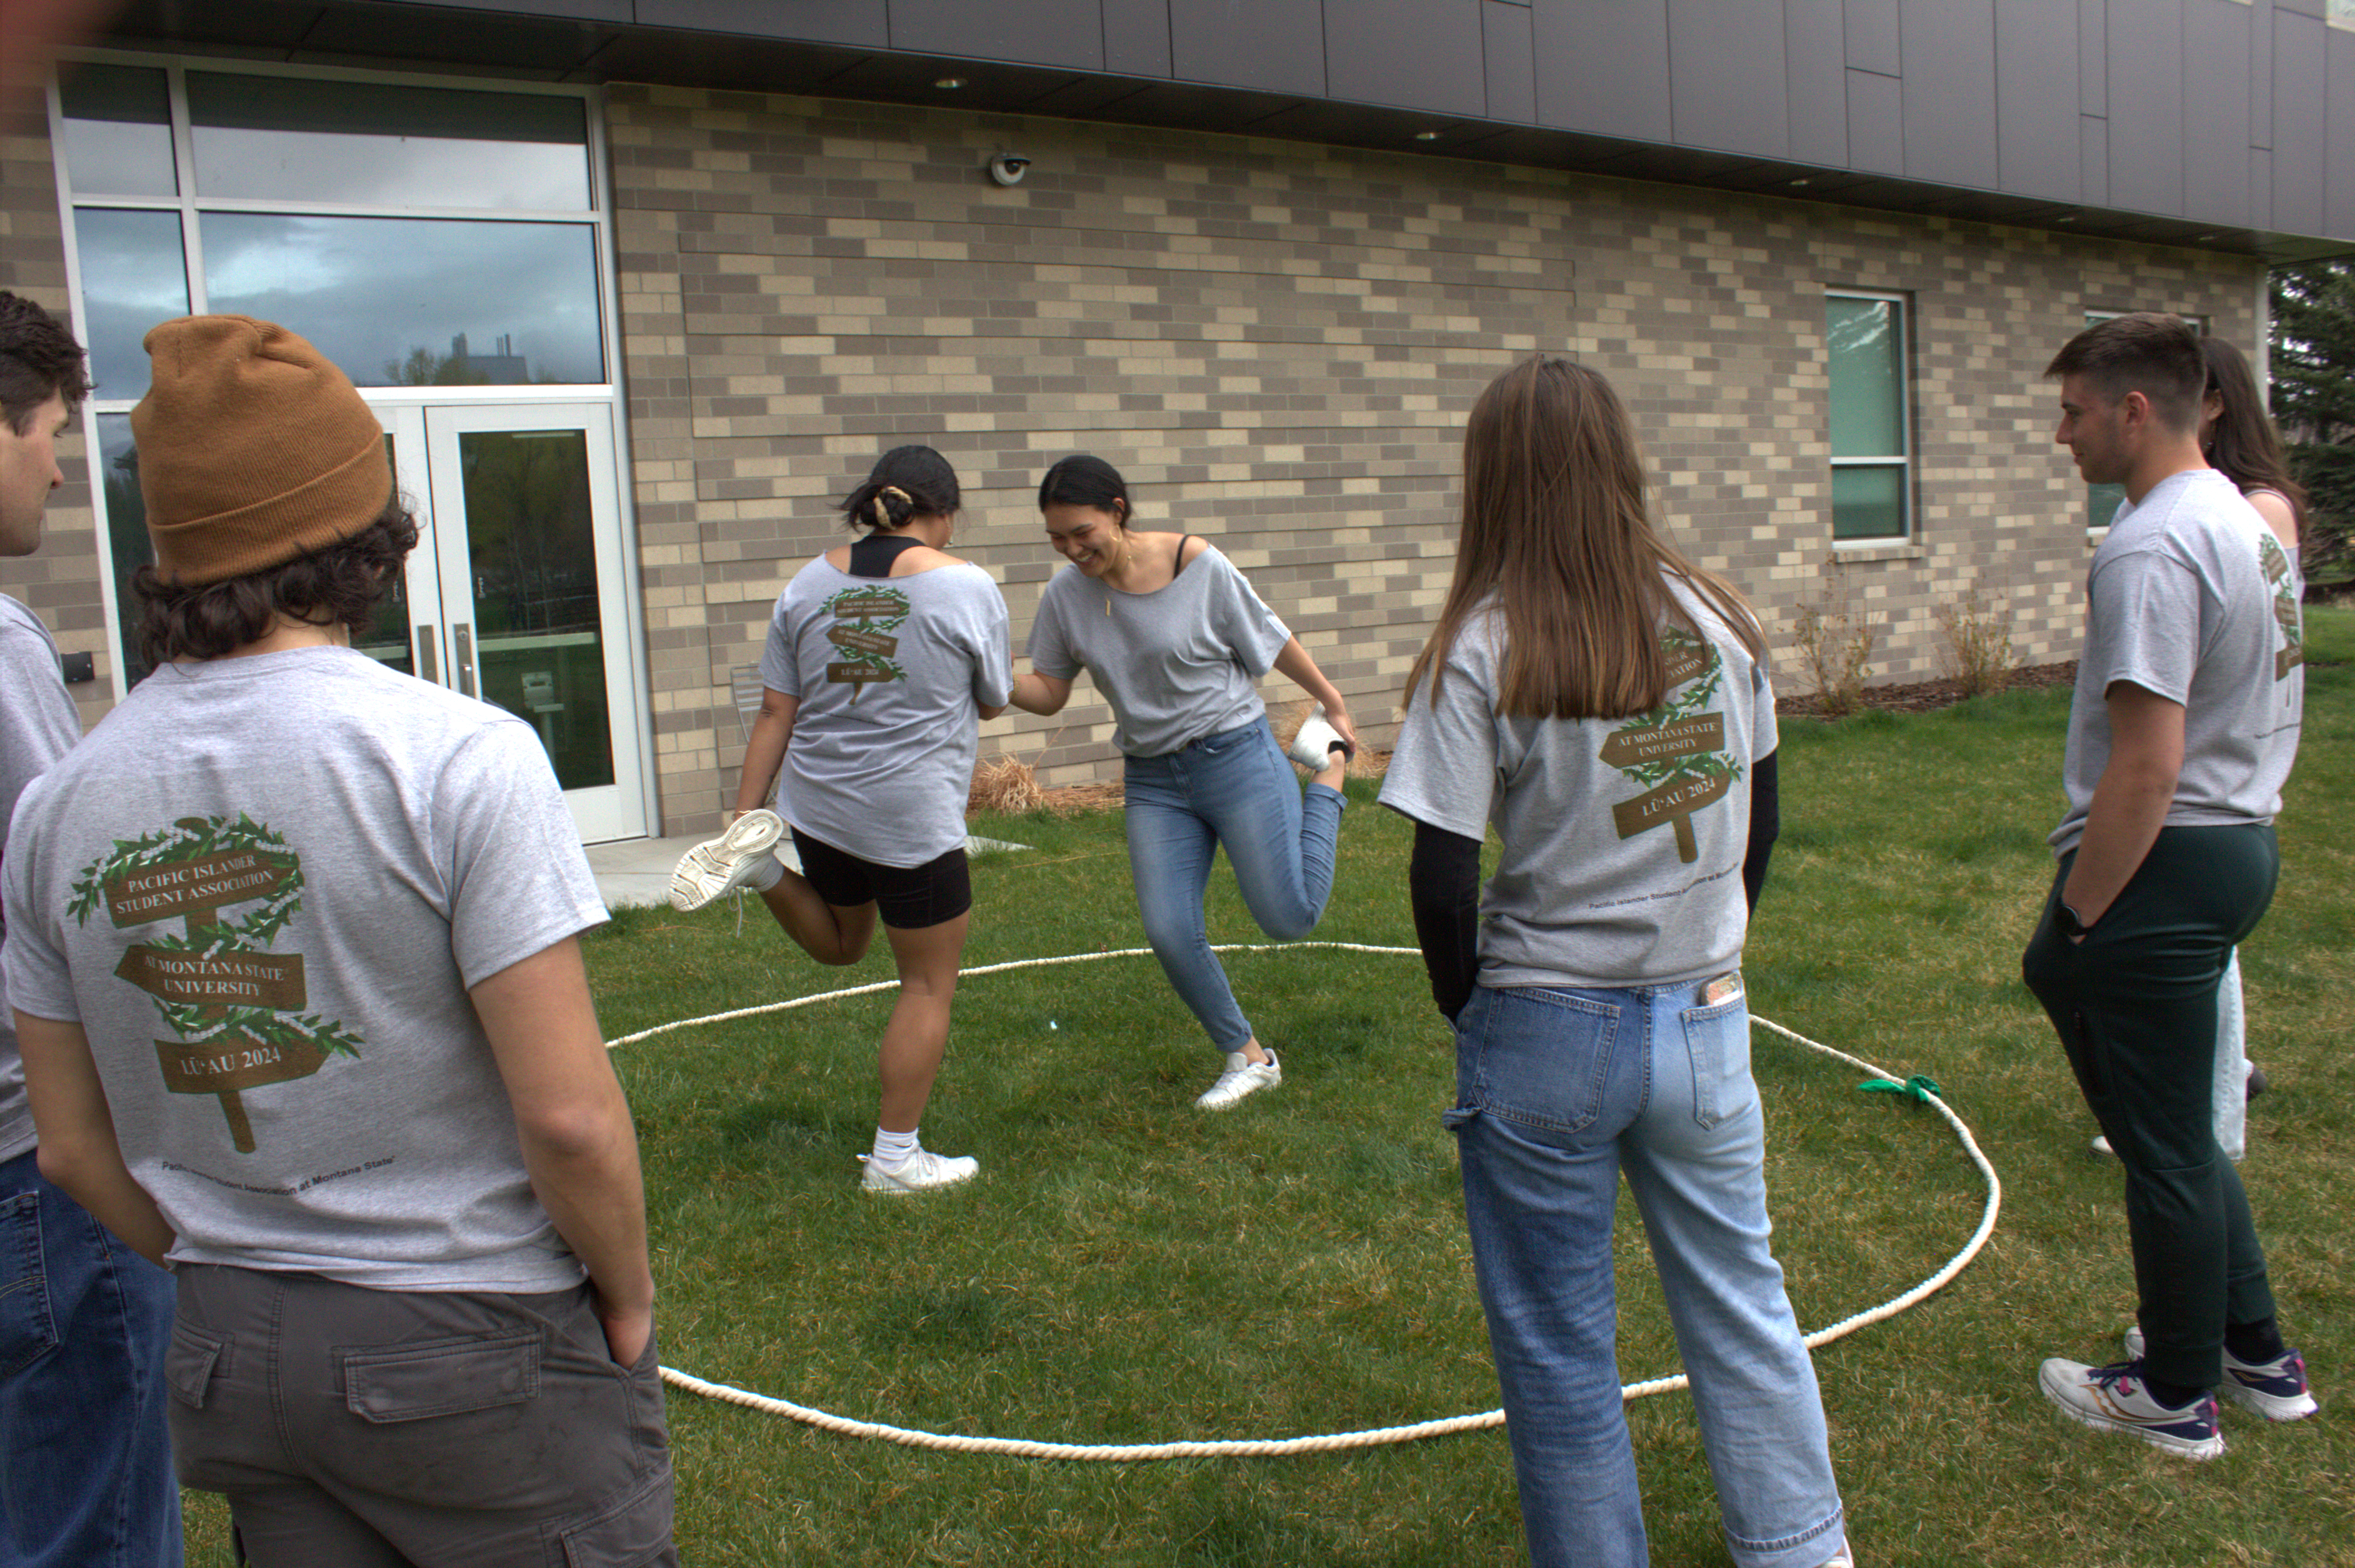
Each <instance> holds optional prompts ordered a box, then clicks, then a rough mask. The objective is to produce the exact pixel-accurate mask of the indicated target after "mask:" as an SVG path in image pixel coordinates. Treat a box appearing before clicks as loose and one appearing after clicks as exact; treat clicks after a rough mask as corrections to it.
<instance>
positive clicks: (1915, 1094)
mask: <svg viewBox="0 0 2355 1568" xmlns="http://www.w3.org/2000/svg"><path fill="white" fill-rule="evenodd" d="M1857 1087H1858V1088H1859V1089H1861V1090H1863V1091H1864V1092H1865V1093H1868V1094H1904V1095H1909V1096H1911V1097H1912V1098H1913V1099H1916V1100H1919V1101H1921V1102H1922V1104H1925V1105H1926V1104H1929V1103H1930V1102H1931V1101H1932V1100H1933V1099H1935V1098H1944V1097H1945V1093H1946V1092H1945V1090H1944V1089H1941V1088H1939V1087H1938V1081H1937V1080H1936V1079H1935V1078H1929V1077H1925V1076H1923V1074H1921V1073H1919V1072H1916V1073H1915V1074H1913V1077H1911V1078H1908V1079H1907V1080H1906V1081H1905V1082H1904V1083H1899V1082H1897V1080H1896V1079H1894V1078H1868V1079H1866V1080H1865V1081H1864V1082H1863V1083H1859V1084H1858V1085H1857Z"/></svg>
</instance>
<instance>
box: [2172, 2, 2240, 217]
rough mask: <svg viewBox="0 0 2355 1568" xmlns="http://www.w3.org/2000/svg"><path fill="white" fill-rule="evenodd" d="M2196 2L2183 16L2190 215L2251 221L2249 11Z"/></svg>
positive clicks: (2227, 4) (2186, 207) (2185, 212)
mask: <svg viewBox="0 0 2355 1568" xmlns="http://www.w3.org/2000/svg"><path fill="white" fill-rule="evenodd" d="M2250 10H2251V7H2249V6H2247V5H2235V4H2233V0H2190V3H2189V5H2188V7H2187V9H2186V10H2185V12H2184V14H2183V23H2184V27H2183V215H2184V216H2185V217H2186V218H2196V219H2200V220H2201V221H2202V222H2207V223H2221V224H2230V225H2232V227H2233V228H2236V229H2238V228H2245V227H2247V225H2248V221H2249V13H2250Z"/></svg>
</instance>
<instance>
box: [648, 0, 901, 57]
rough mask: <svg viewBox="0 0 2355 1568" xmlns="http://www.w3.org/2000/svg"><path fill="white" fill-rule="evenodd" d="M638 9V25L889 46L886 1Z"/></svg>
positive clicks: (705, 3) (658, 1) (693, 1)
mask: <svg viewBox="0 0 2355 1568" xmlns="http://www.w3.org/2000/svg"><path fill="white" fill-rule="evenodd" d="M637 5H638V22H639V24H640V25H641V26H643V27H691V28H696V29H698V30H701V31H705V32H713V33H743V34H748V35H750V36H751V37H758V38H798V39H802V40H805V41H807V42H810V43H818V44H855V45H858V46H859V47H861V48H878V49H879V48H888V47H890V18H889V16H888V14H887V12H886V11H885V8H884V0H796V3H795V4H794V5H776V4H775V3H774V0H637Z"/></svg>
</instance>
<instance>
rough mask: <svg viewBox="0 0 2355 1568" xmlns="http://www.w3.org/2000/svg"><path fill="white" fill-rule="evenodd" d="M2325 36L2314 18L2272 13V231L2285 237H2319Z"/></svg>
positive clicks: (2325, 31)
mask: <svg viewBox="0 0 2355 1568" xmlns="http://www.w3.org/2000/svg"><path fill="white" fill-rule="evenodd" d="M2329 32H2330V29H2329V28H2328V27H2325V26H2324V25H2323V24H2322V23H2321V22H2320V21H2318V20H2317V19H2316V18H2315V17H2312V16H2291V15H2289V14H2288V13H2287V12H2286V11H2279V10H2277V11H2275V13H2274V227H2275V229H2281V230H2283V231H2285V232H2286V233H2291V234H2319V233H2321V232H2322V210H2323V203H2322V181H2323V170H2324V168H2325V166H2326V165H2327V162H2328V157H2327V153H2326V145H2327V144H2326V142H2325V139H2324V137H2323V135H2322V127H2323V125H2324V124H2325V123H2326V122H2325V121H2324V119H2323V104H2324V98H2325V83H2326V82H2327V81H2328V79H2329V73H2328V69H2327V68H2326V67H2325V65H2324V63H2323V59H2324V56H2325V55H2326V54H2327V53H2328V49H2329V37H2328V35H2329Z"/></svg>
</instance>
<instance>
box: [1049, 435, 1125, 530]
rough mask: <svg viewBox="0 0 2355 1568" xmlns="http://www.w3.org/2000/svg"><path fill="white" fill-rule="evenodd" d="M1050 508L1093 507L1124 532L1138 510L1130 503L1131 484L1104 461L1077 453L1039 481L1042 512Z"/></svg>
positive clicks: (1050, 470) (1056, 465)
mask: <svg viewBox="0 0 2355 1568" xmlns="http://www.w3.org/2000/svg"><path fill="white" fill-rule="evenodd" d="M1048 507H1094V508H1095V509H1096V510H1098V511H1100V512H1110V513H1111V514H1112V515H1113V517H1114V519H1115V520H1116V521H1118V523H1119V524H1120V526H1121V527H1122V528H1126V527H1128V525H1129V521H1130V519H1131V518H1133V517H1135V515H1136V510H1135V507H1133V506H1132V505H1131V504H1130V502H1129V499H1128V481H1127V480H1125V479H1123V478H1122V477H1121V476H1120V470H1119V469H1117V468H1114V466H1113V465H1112V464H1109V463H1106V462H1105V461H1104V460H1103V458H1101V457H1090V456H1088V455H1087V454H1086V453H1074V454H1073V455H1071V456H1070V457H1066V458H1064V459H1063V460H1062V461H1061V462H1060V463H1058V464H1055V466H1053V467H1052V468H1050V469H1049V470H1047V476H1046V477H1045V478H1043V479H1041V480H1039V510H1040V511H1042V512H1043V511H1045V510H1046V509H1047V508H1048Z"/></svg>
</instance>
